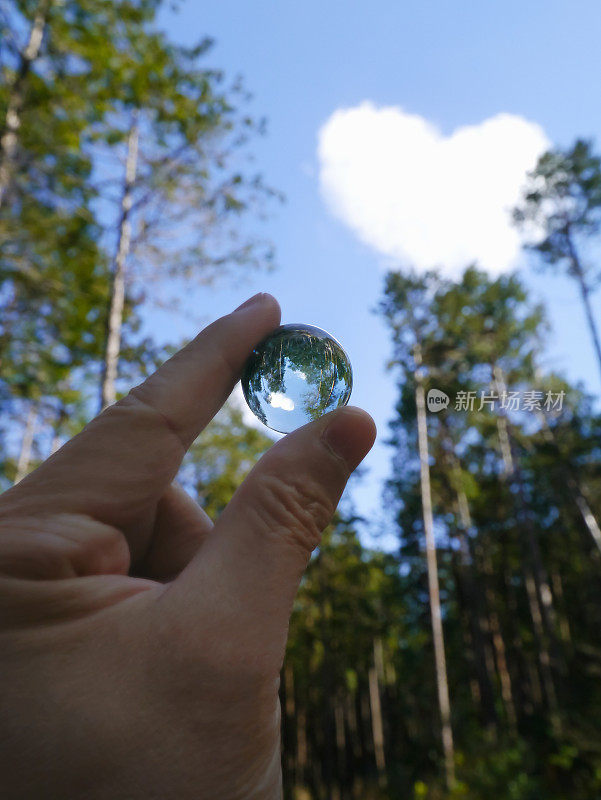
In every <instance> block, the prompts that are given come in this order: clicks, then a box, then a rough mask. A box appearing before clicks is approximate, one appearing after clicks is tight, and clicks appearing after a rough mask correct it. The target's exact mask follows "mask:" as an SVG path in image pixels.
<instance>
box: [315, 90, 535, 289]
mask: <svg viewBox="0 0 601 800" xmlns="http://www.w3.org/2000/svg"><path fill="white" fill-rule="evenodd" d="M549 145H550V143H549V141H548V139H547V137H546V136H545V133H544V131H543V129H542V128H541V127H540V126H539V125H537V124H535V123H533V122H529V121H528V120H526V119H524V118H523V117H519V116H516V115H514V114H497V115H496V116H494V117H491V118H490V119H487V120H484V122H481V123H480V124H479V125H469V126H464V127H462V128H458V129H457V130H456V131H455V132H454V133H453V134H452V135H451V136H448V137H445V136H443V135H442V134H441V132H440V131H439V130H438V129H437V128H436V127H435V126H434V125H432V124H431V123H429V122H428V121H427V120H425V119H423V118H422V117H419V116H416V115H414V114H408V113H406V112H405V111H403V109H401V108H399V107H397V106H389V107H385V108H376V107H375V106H374V105H373V104H372V103H369V102H364V103H362V104H361V105H359V106H356V107H355V108H347V109H339V110H338V111H335V112H334V113H333V114H332V116H331V117H330V118H329V119H328V120H327V122H326V123H325V125H324V126H323V127H322V128H321V130H320V131H319V144H318V158H319V182H320V187H321V191H322V194H323V196H324V198H325V200H326V202H327V203H328V205H329V206H330V208H331V209H332V211H333V212H334V213H335V214H336V216H338V217H339V218H340V219H341V220H343V222H345V223H346V224H347V225H349V226H350V227H351V228H352V229H353V231H354V232H355V233H356V234H357V236H359V238H360V239H361V240H362V241H364V242H365V243H366V244H368V245H371V246H372V247H374V248H375V249H376V250H377V251H378V252H380V253H382V254H383V255H386V256H390V257H392V258H394V259H399V260H402V261H403V262H407V261H408V262H410V263H412V264H414V265H415V266H416V267H418V268H421V269H425V268H430V267H434V266H438V267H442V268H444V270H445V271H446V272H447V274H450V275H457V274H458V273H459V272H460V271H461V270H462V268H463V267H465V266H466V265H467V264H468V263H470V262H471V261H478V263H479V264H480V266H481V267H483V268H484V269H486V270H488V271H489V272H491V273H493V274H497V273H499V272H502V271H503V270H505V269H508V268H510V267H511V266H512V264H513V262H514V260H515V258H516V256H517V254H518V252H519V247H520V238H519V234H518V232H517V231H516V230H515V229H514V228H513V227H512V226H511V221H510V209H511V208H512V207H513V206H514V205H515V203H516V202H517V201H518V199H519V196H520V189H521V187H522V186H523V183H524V180H525V177H526V172H527V171H528V170H530V169H532V168H533V167H534V166H535V164H536V161H537V158H538V156H539V155H540V154H541V153H542V152H544V151H545V150H546V149H548V147H549Z"/></svg>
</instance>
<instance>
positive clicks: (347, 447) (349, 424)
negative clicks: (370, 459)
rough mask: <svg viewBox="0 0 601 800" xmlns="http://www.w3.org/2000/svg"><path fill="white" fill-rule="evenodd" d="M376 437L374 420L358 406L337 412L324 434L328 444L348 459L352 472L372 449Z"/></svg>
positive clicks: (336, 452)
mask: <svg viewBox="0 0 601 800" xmlns="http://www.w3.org/2000/svg"><path fill="white" fill-rule="evenodd" d="M375 438H376V426H375V423H374V421H373V420H372V418H371V417H370V416H369V415H368V414H366V413H365V412H363V411H361V410H360V409H358V408H357V409H355V408H346V409H345V410H344V412H341V413H339V414H337V415H336V416H335V417H334V419H333V420H332V422H330V424H329V425H328V427H327V428H326V429H325V431H324V432H323V434H322V439H323V440H324V442H325V443H326V445H327V446H328V447H329V448H330V450H332V451H333V452H334V454H335V455H337V456H338V457H339V458H343V459H344V460H345V461H346V463H347V464H348V466H349V469H350V471H351V472H352V471H353V470H354V469H356V468H357V467H358V466H359V464H360V463H361V462H362V461H363V459H364V458H365V456H366V455H367V453H368V452H369V451H370V450H371V447H372V445H373V443H374V440H375Z"/></svg>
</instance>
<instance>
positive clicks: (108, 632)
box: [0, 295, 375, 800]
mask: <svg viewBox="0 0 601 800" xmlns="http://www.w3.org/2000/svg"><path fill="white" fill-rule="evenodd" d="M279 313H280V312H279V307H278V305H277V302H276V301H275V300H274V299H273V298H272V297H271V296H270V295H258V296H257V298H253V299H252V300H251V301H247V303H246V304H244V305H243V306H241V307H240V308H239V309H237V310H236V311H235V312H233V313H232V314H229V315H227V316H225V317H223V318H221V319H219V320H217V321H216V322H214V323H213V324H212V325H210V326H209V327H208V328H206V329H205V330H204V331H202V332H201V333H200V334H199V336H198V337H197V338H196V339H195V340H194V341H193V342H191V343H190V344H189V345H188V346H187V347H185V348H184V349H183V350H181V351H180V352H179V353H177V354H176V355H175V356H174V357H173V358H171V359H170V360H169V361H167V362H166V363H165V364H164V365H163V366H162V367H161V368H160V369H159V370H158V371H157V372H156V373H155V374H154V375H152V376H151V377H150V378H149V379H148V380H146V381H145V382H144V383H143V384H141V385H140V386H138V387H136V388H135V389H133V390H132V391H131V392H130V394H129V395H128V396H127V397H125V398H124V399H123V400H121V401H119V402H118V403H116V404H115V405H114V406H112V407H111V408H109V409H107V410H106V411H104V412H103V413H102V414H101V415H100V416H99V417H97V418H96V419H94V420H93V421H92V422H91V423H90V424H89V425H88V426H87V427H86V428H85V429H84V430H83V431H82V432H81V433H80V434H79V435H78V436H76V437H75V438H74V439H72V440H71V441H70V442H68V443H67V444H66V445H65V446H64V447H63V448H62V449H61V450H59V451H58V452H57V453H56V454H55V455H53V456H52V457H51V458H49V459H48V461H46V462H45V463H44V464H42V466H41V467H39V468H38V469H37V470H36V471H35V472H33V473H32V474H31V475H29V476H28V477H27V478H25V480H23V481H21V482H20V483H19V484H18V485H17V486H15V487H13V488H12V489H10V490H9V491H7V492H5V493H4V494H3V495H2V497H1V498H0V610H1V611H0V615H1V616H0V654H1V659H2V664H3V668H2V675H1V686H2V690H1V693H2V704H1V708H0V719H1V720H2V736H1V738H0V741H1V750H2V763H1V766H0V770H1V772H0V774H1V775H2V778H0V781H3V782H4V784H5V785H4V786H3V788H2V790H1V791H0V795H1V796H2V798H3V799H4V800H9V798H10V799H11V800H13V799H14V800H17V798H18V800H27V799H28V798H35V799H36V800H41V798H43V799H44V800H52V799H53V798H58V799H60V800H72V799H74V798H86V800H87V799H88V798H90V799H93V800H96V799H97V798H110V800H120V799H121V798H122V799H123V800H138V798H140V800H142V799H143V800H153V799H154V798H156V800H169V799H170V798H177V800H187V798H194V799H195V800H210V799H211V798H215V800H234V799H235V800H242V799H243V798H279V797H280V794H281V771H280V730H279V728H280V710H279V702H278V681H279V672H280V668H281V665H282V660H283V657H284V649H285V644H286V635H287V628H288V620H289V616H290V612H291V608H292V602H293V598H294V595H295V592H296V590H297V588H298V584H299V581H300V578H301V575H302V572H303V570H304V568H305V566H306V564H307V561H308V558H309V556H310V553H311V551H312V550H313V548H314V547H315V546H316V545H317V543H318V542H319V537H320V533H321V531H322V529H323V528H324V527H325V525H326V524H327V523H328V521H329V520H330V518H331V516H332V514H333V512H334V509H335V508H336V505H337V503H338V500H339V499H340V495H341V493H342V490H343V488H344V486H345V484H346V482H347V480H348V478H349V475H350V473H351V472H352V471H353V469H354V468H355V467H356V466H357V465H358V463H359V462H360V461H361V460H362V458H363V457H364V456H365V454H366V453H367V452H368V450H369V449H370V447H371V446H372V444H373V440H374V437H375V428H374V424H373V422H372V420H371V418H370V417H369V416H368V415H367V414H365V413H364V412H362V411H360V410H358V409H353V408H347V409H339V410H337V411H334V412H332V413H331V414H328V415H326V416H324V417H322V418H321V419H319V420H317V421H316V422H312V423H310V424H308V425H306V426H304V427H303V428H300V429H299V430H297V431H295V432H294V433H291V434H289V435H288V436H286V437H285V438H283V439H282V440H280V441H279V442H277V444H274V446H273V447H272V448H271V449H270V450H269V451H268V452H267V453H266V454H265V455H264V456H263V458H262V459H261V460H260V462H259V463H258V464H257V466H256V467H255V468H254V469H253V470H252V472H251V473H250V475H249V476H248V477H247V479H246V480H245V481H244V483H243V485H242V486H241V487H240V488H239V489H238V491H237V492H236V494H235V495H234V497H233V498H232V501H231V502H230V504H229V505H228V507H227V508H226V509H225V511H224V512H223V514H222V515H221V517H220V518H219V520H218V521H217V523H216V524H215V525H214V526H213V524H212V523H211V521H210V520H209V518H208V517H207V516H206V514H205V513H204V512H203V511H202V510H201V509H200V508H199V507H198V506H197V505H196V503H194V502H193V501H192V499H191V498H190V497H189V496H188V495H187V494H186V493H185V492H183V491H182V490H181V489H179V488H177V487H176V486H174V485H173V484H172V481H173V478H174V476H175V475H176V473H177V470H178V467H179V465H180V462H181V460H182V457H183V456H184V453H185V452H186V450H187V449H188V447H189V446H190V444H191V443H192V441H193V440H194V439H195V438H196V436H197V435H198V434H199V432H200V431H201V430H202V429H203V427H204V426H205V425H206V424H207V423H208V422H209V421H210V420H211V418H212V417H213V416H214V415H215V413H216V412H217V411H218V410H219V408H220V407H221V406H222V405H223V403H224V402H225V400H226V398H227V397H228V395H229V394H230V392H231V390H232V388H233V386H234V384H235V382H236V381H237V379H238V377H239V373H240V371H241V368H242V366H243V364H244V362H245V360H246V358H247V357H248V355H249V354H250V351H251V350H252V348H253V347H254V345H255V344H256V343H257V342H258V341H259V340H260V339H262V338H263V337H264V336H265V335H266V334H267V333H268V332H269V331H270V330H272V329H273V328H274V327H276V326H277V325H278V323H279ZM134 575H135V576H136V577H133V576H134Z"/></svg>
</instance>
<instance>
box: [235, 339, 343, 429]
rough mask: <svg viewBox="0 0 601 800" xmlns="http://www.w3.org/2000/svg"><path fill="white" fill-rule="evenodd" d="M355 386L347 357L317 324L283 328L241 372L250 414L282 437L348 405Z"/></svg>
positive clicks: (260, 346)
mask: <svg viewBox="0 0 601 800" xmlns="http://www.w3.org/2000/svg"><path fill="white" fill-rule="evenodd" d="M352 388H353V371H352V368H351V362H350V361H349V358H348V356H347V354H346V353H345V352H344V350H343V349H342V347H341V346H340V345H339V344H338V342H337V341H336V339H334V338H333V337H332V336H330V334H329V333H326V332H325V331H322V330H321V328H315V327H313V325H280V327H279V328H276V330H274V331H273V332H272V333H270V334H269V336H267V337H266V338H265V339H263V341H262V342H261V343H260V344H258V345H257V346H256V347H255V349H254V350H253V352H252V354H251V356H250V358H249V359H248V361H247V362H246V365H245V367H244V372H243V374H242V391H243V392H244V397H245V398H246V402H247V403H248V405H249V407H250V409H251V411H252V412H253V413H254V414H255V415H256V416H257V417H258V418H259V419H260V420H261V422H262V423H263V424H264V425H267V427H269V428H272V429H273V430H274V431H279V432H280V433H290V431H293V430H295V428H298V427H300V426H301V425H304V424H305V423H306V422H310V421H311V420H314V419H317V418H318V417H320V416H321V415H322V414H326V413H327V412H328V411H333V410H334V409H335V408H338V406H345V405H346V404H347V403H348V400H349V397H350V396H351V390H352Z"/></svg>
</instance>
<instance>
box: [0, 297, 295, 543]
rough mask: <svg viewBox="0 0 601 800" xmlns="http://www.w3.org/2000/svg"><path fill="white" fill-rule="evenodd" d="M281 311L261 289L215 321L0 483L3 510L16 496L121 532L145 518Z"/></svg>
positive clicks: (33, 507)
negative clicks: (8, 483)
mask: <svg viewBox="0 0 601 800" xmlns="http://www.w3.org/2000/svg"><path fill="white" fill-rule="evenodd" d="M279 320H280V308H279V305H278V303H277V300H275V298H273V297H272V296H271V295H268V294H259V295H256V296H255V297H253V298H251V299H250V300H248V301H247V302H246V303H245V304H243V305H242V306H240V307H239V308H238V309H236V311H234V312H232V313H231V314H228V315H226V316H225V317H221V318H220V319H218V320H216V321H215V322H213V323H212V324H211V325H209V326H208V327H207V328H205V329H204V330H203V331H201V333H199V335H198V336H197V337H196V338H195V339H194V340H193V341H191V342H190V343H189V344H188V345H187V346H186V347H184V348H183V349H182V350H180V351H179V352H178V353H176V354H175V355H174V356H173V357H172V358H170V359H169V360H168V361H166V362H165V363H164V364H163V365H162V366H161V367H160V368H159V369H158V370H157V371H156V372H155V373H154V374H153V375H151V376H150V377H149V378H148V379H147V380H146V381H144V383H142V384H141V385H140V386H137V387H136V388H134V389H133V390H132V391H131V392H130V393H129V394H128V395H127V396H126V397H124V398H123V399H122V400H120V401H119V402H117V403H115V405H113V406H110V407H109V408H107V409H106V410H105V411H104V412H103V413H102V414H100V415H99V416H98V417H96V418H95V419H94V420H92V422H90V423H89V424H88V425H87V426H86V427H85V428H84V429H83V431H82V432H81V433H79V434H78V435H77V436H75V437H74V438H73V439H71V440H70V441H69V442H67V444H66V445H64V446H63V447H62V448H61V449H60V450H59V451H58V452H57V453H55V454H54V455H53V456H51V457H50V458H49V459H48V460H47V461H46V462H44V464H42V466H40V467H39V468H38V469H37V470H35V471H34V472H33V473H31V474H30V475H29V476H28V477H27V478H25V479H24V480H23V481H21V482H20V483H19V484H17V486H15V487H13V488H12V489H10V490H9V491H7V492H5V493H4V495H3V497H2V502H1V504H0V510H1V511H2V513H10V512H11V510H14V509H15V506H16V507H17V508H18V507H19V506H20V505H21V504H22V503H26V504H27V509H28V512H29V513H32V512H39V511H48V512H53V511H57V510H60V511H62V512H73V513H84V514H89V515H91V516H93V517H94V518H96V519H98V520H100V521H102V522H105V523H107V524H111V525H114V526H115V527H118V528H121V529H122V530H124V532H125V533H126V535H127V534H128V531H127V528H128V526H130V525H133V524H134V523H135V524H136V525H138V526H139V523H140V520H141V518H144V519H145V520H151V519H152V518H153V517H154V512H155V507H154V505H153V503H154V504H156V502H157V501H158V499H159V497H160V496H161V494H162V493H163V492H164V491H165V489H166V487H167V486H168V485H169V484H170V483H171V481H172V480H173V478H174V477H175V474H176V473H177V470H178V468H179V466H180V463H181V460H182V458H183V456H184V454H185V452H186V450H187V448H188V447H189V446H190V444H191V443H192V442H193V441H194V439H195V438H196V436H197V435H198V434H199V433H200V431H201V430H202V429H203V428H204V427H205V425H206V424H207V423H208V422H209V421H210V420H211V419H212V418H213V416H214V415H215V414H216V413H217V411H218V410H219V409H220V408H221V406H222V405H223V403H224V402H225V400H226V399H227V397H228V396H229V394H230V393H231V391H232V389H233V387H234V385H235V383H236V381H237V380H238V378H239V376H240V372H241V370H242V367H243V365H244V362H245V361H246V359H247V358H248V356H249V355H250V353H251V351H252V349H253V347H254V346H255V345H256V344H257V343H258V342H259V341H260V340H261V339H262V338H263V337H264V336H266V335H267V333H269V331H270V330H272V329H273V328H275V327H277V325H278V324H279ZM133 535H134V536H135V533H134V534H133ZM131 543H132V542H131V541H130V544H131ZM134 544H135V542H134Z"/></svg>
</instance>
